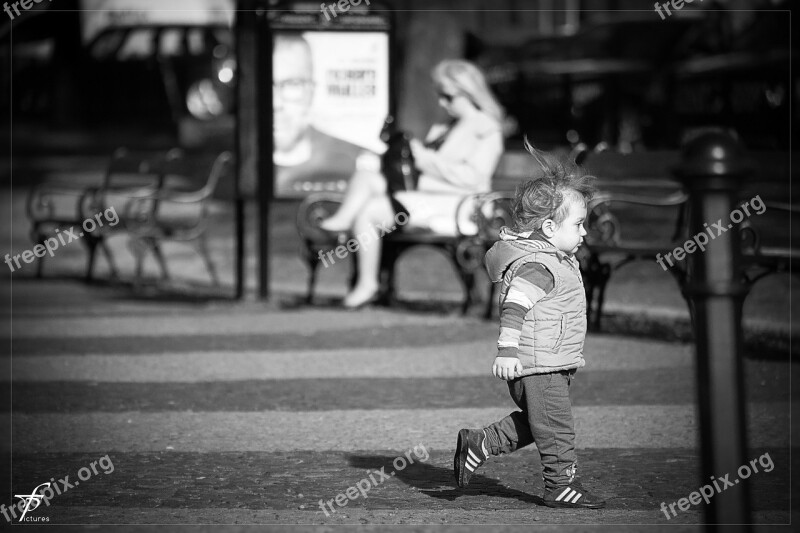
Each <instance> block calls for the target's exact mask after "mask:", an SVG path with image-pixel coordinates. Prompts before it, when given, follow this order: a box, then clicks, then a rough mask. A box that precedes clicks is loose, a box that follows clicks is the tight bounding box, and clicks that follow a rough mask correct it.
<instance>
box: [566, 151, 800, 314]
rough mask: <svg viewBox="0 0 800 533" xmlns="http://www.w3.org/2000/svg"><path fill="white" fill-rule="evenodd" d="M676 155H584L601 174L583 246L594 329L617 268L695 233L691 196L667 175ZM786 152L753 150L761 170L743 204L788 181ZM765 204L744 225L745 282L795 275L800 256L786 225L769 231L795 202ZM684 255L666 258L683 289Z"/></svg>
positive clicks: (786, 218)
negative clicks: (781, 232)
mask: <svg viewBox="0 0 800 533" xmlns="http://www.w3.org/2000/svg"><path fill="white" fill-rule="evenodd" d="M678 158H679V154H678V153H677V152H659V153H641V154H629V155H622V154H618V153H611V152H606V153H601V154H594V155H593V156H591V157H590V158H589V159H587V161H586V166H587V170H588V171H589V172H590V173H591V174H593V175H595V176H597V177H598V180H599V189H600V192H599V193H598V194H597V195H596V196H595V198H594V199H593V200H592V201H591V202H590V203H589V205H588V216H587V222H586V228H587V232H588V235H587V237H586V244H585V246H584V247H582V249H581V265H582V269H583V273H584V280H585V286H586V294H587V315H588V319H589V323H590V325H591V326H592V327H593V328H595V329H599V327H600V319H601V317H602V314H603V304H604V300H605V291H606V287H607V285H608V282H609V280H610V279H611V276H612V275H613V274H614V273H615V272H616V271H618V270H619V269H620V268H621V267H622V266H624V265H626V264H628V263H630V262H632V261H637V260H645V261H653V262H656V261H657V257H659V254H660V256H661V257H664V256H666V255H667V254H668V253H671V252H674V250H675V249H676V248H678V247H682V246H683V245H684V243H685V242H686V241H687V240H689V239H690V238H691V237H692V236H691V235H689V231H690V230H689V228H690V220H689V213H688V201H689V195H688V193H687V192H686V191H685V190H684V188H683V186H682V185H681V184H680V183H679V182H678V181H676V180H675V179H674V178H673V177H672V176H671V173H670V169H671V167H674V166H675V165H676V164H677V162H678ZM782 158H783V156H782V155H780V154H758V155H756V156H755V159H756V160H757V161H758V165H757V168H758V169H760V171H759V172H758V174H757V175H756V176H755V179H753V180H751V181H750V182H749V187H748V188H747V189H746V190H743V191H741V194H740V196H739V200H740V201H741V202H746V201H748V200H750V199H751V198H753V197H754V196H756V195H758V194H759V190H758V189H759V188H762V189H764V190H767V191H769V192H770V194H771V195H772V196H775V192H773V189H777V190H780V184H781V183H784V184H785V183H788V182H787V181H786V180H788V179H789V175H788V170H787V169H786V167H785V165H784V164H783V159H782ZM778 194H779V193H778ZM765 196H766V194H765ZM764 205H765V206H766V211H765V212H764V216H763V217H762V216H761V215H759V216H750V217H746V218H745V219H744V220H743V221H742V222H741V223H740V224H739V229H740V233H741V239H742V240H741V247H740V251H741V258H742V263H741V272H740V275H741V281H742V282H743V283H744V284H746V285H747V286H748V287H752V286H753V285H754V284H755V283H756V282H757V281H758V280H759V279H761V278H763V277H764V276H766V275H769V274H772V273H776V272H791V273H793V274H796V273H797V268H798V267H797V264H798V262H797V260H798V259H800V254H798V251H797V250H796V249H795V248H794V247H793V246H792V243H791V242H790V241H789V238H788V231H787V236H786V237H785V238H781V237H775V236H774V235H772V233H774V232H773V231H772V230H773V229H775V228H780V227H783V228H788V224H789V222H790V220H791V218H792V216H793V215H794V216H795V217H796V215H797V213H798V206H797V205H796V204H792V203H789V202H779V201H773V200H765V201H764ZM713 222H715V221H708V223H709V224H711V223H713ZM696 253H697V252H696ZM685 260H686V258H685V257H684V258H682V259H681V260H680V261H674V263H675V265H674V266H669V265H667V264H666V263H664V264H665V266H666V270H667V271H668V272H669V274H670V275H672V276H673V278H674V279H675V280H676V282H677V283H678V286H679V287H680V288H681V290H683V289H684V288H685V284H686V282H687V281H688V280H687V279H686V263H685ZM662 268H664V267H662Z"/></svg>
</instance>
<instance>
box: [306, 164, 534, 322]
mask: <svg viewBox="0 0 800 533" xmlns="http://www.w3.org/2000/svg"><path fill="white" fill-rule="evenodd" d="M530 172H531V165H530V156H529V155H528V154H527V153H525V152H507V153H506V154H504V155H503V157H502V158H501V160H500V162H499V164H498V168H497V170H496V172H495V175H494V178H493V189H496V190H494V191H492V192H488V193H483V194H475V195H471V196H467V197H465V198H464V200H462V202H461V204H460V206H459V208H458V210H457V214H456V227H457V229H458V231H457V233H456V234H455V235H442V234H437V233H434V232H431V231H414V230H410V229H405V228H404V229H402V230H400V231H392V232H391V233H388V234H387V235H385V236H384V237H382V239H381V242H382V245H383V247H382V253H381V263H380V295H381V296H380V299H379V301H380V303H382V304H384V305H391V304H393V303H395V301H396V289H395V267H396V264H397V262H398V260H399V258H400V257H401V255H402V254H404V253H405V252H406V251H408V250H410V249H412V248H414V247H418V246H427V247H432V248H433V249H435V250H438V251H439V252H441V253H443V254H444V256H445V257H447V258H448V259H449V261H450V263H451V264H452V266H453V268H454V269H455V272H456V274H457V275H458V278H459V280H460V281H461V284H462V287H463V291H464V298H463V300H462V303H461V312H462V313H464V314H466V313H467V312H468V311H469V309H470V307H471V306H472V305H473V304H474V303H475V302H476V301H477V300H478V296H479V291H478V288H477V284H476V276H477V275H478V272H479V271H483V270H484V268H485V267H484V265H483V257H484V255H485V254H486V252H487V251H488V250H489V248H490V247H491V246H492V244H494V242H495V241H497V239H498V235H499V233H500V229H501V228H502V227H503V226H509V225H511V199H512V198H513V186H514V185H515V184H516V183H518V182H519V181H521V180H523V179H526V177H527V176H529V175H530ZM510 184H511V185H510ZM342 198H343V195H342V194H339V193H318V194H312V195H310V196H308V197H306V198H305V200H303V202H302V203H301V204H300V206H299V208H298V212H297V229H298V232H299V233H300V237H301V240H302V244H303V246H302V249H301V255H302V258H303V260H304V261H305V263H306V265H307V266H308V270H309V276H308V286H307V292H306V302H307V303H312V302H313V298H314V288H315V285H316V280H317V271H318V267H319V263H320V258H319V254H320V252H322V253H325V252H328V251H330V250H332V249H334V248H335V247H337V246H339V245H343V244H344V243H345V242H346V241H347V240H348V236H347V234H340V235H331V234H330V233H328V232H325V231H323V230H321V229H320V228H319V223H320V222H321V221H322V220H324V219H325V218H327V217H329V216H330V215H332V214H333V212H335V211H336V209H337V208H338V206H339V204H340V203H341V200H342ZM356 276H357V270H356V266H355V261H353V270H352V275H351V283H354V281H355V279H356ZM490 285H491V283H490ZM492 289H493V288H492V287H490V288H489V293H490V294H493V290H492ZM491 307H492V298H489V301H488V302H487V311H486V312H487V313H491Z"/></svg>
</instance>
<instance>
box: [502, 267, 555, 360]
mask: <svg viewBox="0 0 800 533" xmlns="http://www.w3.org/2000/svg"><path fill="white" fill-rule="evenodd" d="M554 285H555V282H554V280H553V275H552V274H551V273H550V271H549V270H547V268H546V267H544V266H543V265H540V264H539V263H527V264H525V265H523V266H522V267H521V268H520V269H519V270H518V271H517V274H516V276H514V279H512V280H511V284H510V285H509V287H508V292H507V293H506V297H505V300H503V302H502V304H501V307H500V337H499V338H498V340H497V351H498V356H500V357H517V349H518V348H519V336H520V333H521V332H522V323H523V322H524V321H525V315H526V314H528V311H530V310H531V308H532V307H533V306H534V305H535V304H536V302H538V301H539V300H541V299H542V298H544V297H545V296H546V295H547V294H548V293H549V292H550V291H551V290H553V286H554Z"/></svg>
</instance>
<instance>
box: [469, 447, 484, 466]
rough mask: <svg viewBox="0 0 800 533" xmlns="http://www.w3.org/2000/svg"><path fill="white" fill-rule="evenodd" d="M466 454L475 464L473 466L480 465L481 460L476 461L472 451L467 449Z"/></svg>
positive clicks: (476, 457)
mask: <svg viewBox="0 0 800 533" xmlns="http://www.w3.org/2000/svg"><path fill="white" fill-rule="evenodd" d="M467 453H468V454H469V458H471V459H472V460H473V461H474V462H475V466H479V465H480V464H481V460H480V459H478V456H477V455H475V454H474V453H473V451H472V450H470V449H467Z"/></svg>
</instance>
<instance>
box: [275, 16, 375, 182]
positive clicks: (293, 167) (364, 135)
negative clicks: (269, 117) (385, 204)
mask: <svg viewBox="0 0 800 533" xmlns="http://www.w3.org/2000/svg"><path fill="white" fill-rule="evenodd" d="M272 62H273V65H272V74H273V110H274V117H273V141H274V150H275V151H274V154H273V158H274V163H275V196H276V197H284V198H286V197H301V196H305V195H307V194H309V193H312V192H319V191H344V190H345V188H346V186H347V183H348V181H349V180H350V178H351V176H352V175H353V173H354V172H355V169H356V160H357V158H359V157H360V158H362V159H361V160H362V161H363V160H364V158H369V157H370V155H369V154H370V153H372V154H375V153H377V152H381V151H382V150H383V145H382V143H381V142H380V139H379V134H380V131H381V127H382V126H383V121H384V119H385V118H386V115H387V114H388V113H389V38H388V35H387V34H386V33H385V32H346V31H327V32H322V31H307V32H292V31H283V30H279V31H276V32H275V34H274V37H273V54H272ZM372 157H375V156H374V155H373V156H372Z"/></svg>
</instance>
